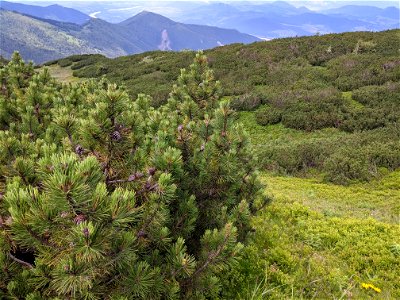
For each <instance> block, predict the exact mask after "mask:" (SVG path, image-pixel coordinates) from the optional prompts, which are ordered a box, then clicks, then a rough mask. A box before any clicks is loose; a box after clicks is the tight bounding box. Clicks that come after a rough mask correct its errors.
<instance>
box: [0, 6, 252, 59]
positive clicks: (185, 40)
mask: <svg viewBox="0 0 400 300" xmlns="http://www.w3.org/2000/svg"><path fill="white" fill-rule="evenodd" d="M0 28H1V35H0V55H2V56H4V57H5V58H9V57H10V56H11V54H12V53H13V51H15V50H18V51H19V52H20V53H21V55H22V56H23V58H25V59H27V60H33V61H34V62H35V63H43V62H45V61H49V60H53V59H57V58H61V57H65V56H69V55H72V54H85V53H98V54H102V55H105V56H108V57H117V56H123V55H129V54H135V53H140V52H144V51H150V50H175V51H179V50H183V49H193V50H199V49H208V48H213V47H217V46H222V45H225V44H231V43H252V42H255V41H258V40H259V39H258V38H256V37H254V36H251V35H248V34H243V33H240V32H238V31H237V30H233V29H221V28H217V27H210V26H204V25H187V24H183V23H178V22H174V21H172V20H170V19H168V18H166V17H163V16H161V15H158V14H154V13H151V12H141V13H139V14H137V15H135V16H133V17H132V18H129V19H128V20H125V21H124V22H121V23H118V24H112V23H108V22H106V21H104V20H101V19H97V18H89V20H88V21H87V22H84V23H83V24H76V23H67V22H60V21H56V20H50V19H43V18H39V17H34V16H30V15H26V14H21V13H17V12H13V11H9V10H5V9H3V8H2V9H0Z"/></svg>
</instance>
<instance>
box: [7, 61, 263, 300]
mask: <svg viewBox="0 0 400 300" xmlns="http://www.w3.org/2000/svg"><path fill="white" fill-rule="evenodd" d="M0 82H2V83H3V84H5V86H6V87H7V91H4V94H1V96H0V108H1V109H0V120H1V122H0V195H1V198H0V269H1V270H2V272H0V298H1V299H9V298H10V299H49V298H54V299H55V298H68V299H216V298H217V297H219V295H220V294H221V283H220V277H221V274H222V272H223V271H226V270H228V269H229V268H231V267H232V266H233V265H234V264H235V263H236V261H237V258H238V253H239V251H241V250H242V249H243V246H244V244H245V243H246V236H247V233H248V232H249V229H250V223H249V222H250V217H251V215H252V214H253V213H255V212H256V211H257V209H258V208H259V207H260V206H263V205H264V197H262V195H261V194H260V191H261V190H260V189H261V187H262V185H261V184H260V182H259V181H258V177H257V173H256V165H257V163H256V161H255V160H254V155H253V151H252V146H251V144H250V143H249V139H248V136H247V135H246V133H245V131H244V129H243V126H242V125H240V124H236V123H233V121H234V119H233V110H232V109H231V108H230V107H229V103H228V102H227V101H219V100H220V97H221V94H222V93H221V86H220V83H219V82H218V81H215V80H214V75H213V72H212V71H211V70H210V69H209V68H208V65H207V58H206V57H205V56H204V55H202V54H198V55H197V56H196V58H195V61H194V63H193V64H192V65H190V67H189V68H188V69H187V70H182V71H181V75H180V77H179V79H178V82H177V83H176V85H175V86H174V87H173V89H172V92H171V94H170V97H169V99H168V102H167V104H166V105H163V106H161V107H160V108H158V109H155V108H154V107H152V106H151V100H150V99H149V97H148V96H145V95H143V94H142V95H139V96H138V99H137V100H136V101H132V100H131V99H130V98H129V96H128V95H127V93H126V92H124V91H123V90H122V89H121V88H118V87H117V86H116V85H115V84H110V83H109V82H107V81H106V80H98V81H90V82H85V83H81V84H78V85H76V86H73V85H63V86H62V85H60V84H59V83H57V82H55V80H53V79H52V78H51V77H50V76H49V74H48V72H47V71H46V70H45V71H43V72H42V73H40V74H34V72H33V67H32V65H27V64H25V63H24V62H23V61H22V60H21V58H20V57H19V56H18V55H14V57H13V60H12V61H11V62H10V63H9V64H8V65H7V66H5V67H4V68H2V69H1V71H0Z"/></svg>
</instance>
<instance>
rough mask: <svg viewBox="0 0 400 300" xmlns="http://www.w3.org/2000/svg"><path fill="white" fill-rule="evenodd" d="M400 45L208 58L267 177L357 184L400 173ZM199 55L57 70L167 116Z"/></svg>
mask: <svg viewBox="0 0 400 300" xmlns="http://www.w3.org/2000/svg"><path fill="white" fill-rule="evenodd" d="M399 39H400V31H399V30H392V31H385V32H379V33H369V32H358V33H344V34H338V35H326V36H319V37H303V38H291V39H281V40H274V41H269V42H261V43H256V44H251V45H247V46H244V45H239V44H236V45H230V46H225V47H219V48H216V49H213V50H209V51H207V52H206V54H207V56H208V58H209V61H210V65H211V66H212V68H213V69H214V70H215V74H216V77H217V78H218V79H219V80H221V83H222V85H223V86H224V95H225V96H226V97H228V98H230V99H231V100H232V105H233V106H234V107H235V108H236V109H238V110H243V111H251V113H250V114H249V115H246V122H245V123H247V124H248V128H249V130H255V131H254V136H257V137H258V138H256V139H255V143H256V144H257V145H258V147H257V149H258V152H259V156H260V158H261V161H260V164H261V165H262V166H263V168H264V169H266V170H273V171H276V172H280V173H286V174H287V173H289V174H293V175H305V174H307V173H308V172H309V171H311V170H314V171H316V172H318V173H320V174H321V176H322V177H323V178H325V180H328V181H331V182H336V183H341V184H348V183H349V182H351V181H354V180H355V181H357V180H361V181H368V180H371V179H372V178H376V177H379V176H380V174H382V172H383V173H384V172H385V171H384V170H385V169H389V170H393V169H395V168H397V167H399V166H400V161H399V160H398V157H399V156H396V155H398V153H399V152H398V151H399V148H400V145H399V143H398V139H397V137H398V135H399V133H398V130H397V129H396V128H397V127H396V126H397V125H396V124H398V122H399V120H400V109H399V105H398V103H399V101H400V99H399V91H400V85H399V80H400V60H399V57H398V49H397V46H396V43H393V40H399ZM193 55H194V54H193V53H192V52H184V53H173V52H168V53H164V52H148V53H144V54H140V55H134V56H130V57H121V58H116V59H107V58H105V57H102V56H90V55H89V56H74V57H71V58H66V59H63V60H59V61H56V62H51V63H49V64H54V63H58V64H59V65H60V66H68V67H70V68H71V69H72V71H73V74H74V76H77V77H87V78H92V77H99V76H103V75H104V76H106V77H107V78H108V79H110V80H112V81H114V82H117V83H119V84H123V85H125V86H126V87H127V89H128V91H129V92H130V94H131V96H132V97H136V95H137V94H138V93H146V94H150V95H152V96H153V103H154V104H155V105H156V106H158V105H160V104H161V103H164V102H165V101H166V99H167V98H168V93H169V91H170V88H171V86H172V85H173V82H174V80H176V78H177V74H179V69H180V68H184V67H187V66H188V64H189V63H190V61H191V59H192V57H193ZM71 75H72V74H71ZM268 132H271V133H272V134H273V133H274V132H276V135H275V136H274V138H273V139H271V138H268V139H266V138H265V137H266V136H265V134H266V133H268ZM306 137H307V138H306ZM343 157H346V158H347V160H346V159H343ZM353 159H356V160H357V163H354V162H353ZM343 165H347V167H346V168H344V167H343Z"/></svg>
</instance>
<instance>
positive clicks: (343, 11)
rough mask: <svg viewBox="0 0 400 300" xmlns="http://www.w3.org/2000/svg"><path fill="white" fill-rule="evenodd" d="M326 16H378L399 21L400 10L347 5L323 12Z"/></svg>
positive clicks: (392, 7)
mask: <svg viewBox="0 0 400 300" xmlns="http://www.w3.org/2000/svg"><path fill="white" fill-rule="evenodd" d="M322 13H324V14H336V15H344V16H351V17H358V18H374V17H377V16H381V17H387V18H392V19H397V20H399V17H400V15H399V14H400V10H399V9H398V8H396V7H394V6H391V7H387V8H379V7H376V6H368V5H345V6H342V7H338V8H332V9H328V10H325V11H322Z"/></svg>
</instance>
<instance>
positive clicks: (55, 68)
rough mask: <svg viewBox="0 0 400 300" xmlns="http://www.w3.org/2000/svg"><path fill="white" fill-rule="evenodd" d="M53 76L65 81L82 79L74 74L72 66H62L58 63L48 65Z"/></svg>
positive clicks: (70, 81)
mask: <svg viewBox="0 0 400 300" xmlns="http://www.w3.org/2000/svg"><path fill="white" fill-rule="evenodd" d="M46 68H47V69H48V70H49V72H50V74H51V76H52V77H54V78H55V79H57V80H58V81H61V82H63V83H73V82H79V81H82V79H80V78H77V77H74V76H73V75H72V72H73V71H72V70H71V67H60V66H59V65H57V64H54V65H51V66H46Z"/></svg>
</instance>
